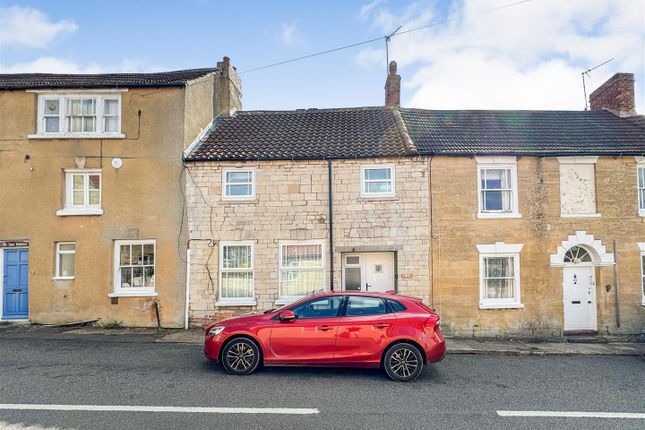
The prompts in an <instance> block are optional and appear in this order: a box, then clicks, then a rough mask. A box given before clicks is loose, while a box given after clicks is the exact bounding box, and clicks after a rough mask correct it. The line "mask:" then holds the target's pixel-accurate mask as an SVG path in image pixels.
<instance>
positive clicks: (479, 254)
mask: <svg viewBox="0 0 645 430" xmlns="http://www.w3.org/2000/svg"><path fill="white" fill-rule="evenodd" d="M395 73H396V68H395V67H394V68H391V69H390V74H391V75H392V74H395ZM621 75H624V74H621ZM628 78H629V76H627V77H625V76H622V77H621V76H618V78H614V79H613V80H610V81H608V82H607V83H606V84H605V85H604V86H603V87H601V88H600V89H599V90H597V92H596V93H594V94H592V100H591V102H592V103H591V105H592V106H593V107H594V109H595V110H593V111H580V112H577V111H570V112H562V111H541V112H531V111H429V110H420V109H407V108H399V107H398V91H399V88H400V87H399V85H398V83H399V80H398V79H392V78H391V77H390V78H388V82H393V83H394V84H393V85H386V101H388V104H389V105H388V106H385V107H380V108H379V107H374V108H348V109H320V110H316V109H310V110H296V111H276V112H238V113H237V114H236V115H234V116H231V117H226V118H221V119H220V121H218V122H217V123H216V124H213V126H212V127H211V128H209V130H207V131H206V132H205V133H204V134H203V135H202V136H200V138H199V139H197V140H196V141H195V142H193V144H192V145H191V146H190V147H189V148H188V150H187V151H186V152H185V155H186V158H185V161H186V166H187V171H188V172H189V175H188V176H187V181H188V183H187V199H188V212H187V213H188V231H189V235H190V238H191V240H193V239H194V242H192V245H191V265H190V268H189V280H190V309H189V311H190V319H191V322H192V324H195V325H199V324H204V323H206V322H207V321H211V320H215V319H220V318H223V317H226V316H231V315H235V314H238V313H241V312H247V311H251V310H256V309H257V310H262V309H268V308H272V307H276V306H280V305H283V304H286V303H289V302H290V301H293V300H295V299H296V298H297V297H300V296H302V295H304V294H307V293H310V292H313V291H316V290H319V289H344V290H353V289H361V290H365V289H368V290H370V291H386V290H395V291H396V292H397V293H399V294H404V295H411V296H416V297H420V298H423V300H424V301H425V302H426V303H427V304H428V305H429V306H431V307H433V308H434V309H436V310H437V311H438V312H439V313H440V315H441V316H442V319H443V321H444V322H443V326H442V327H443V330H444V331H445V332H446V333H448V334H450V335H459V336H528V337H546V336H560V335H563V334H570V333H591V332H593V333H599V334H622V335H633V336H638V335H641V334H642V332H643V329H644V328H645V307H644V306H645V298H644V297H645V290H644V289H645V271H644V270H645V268H644V266H645V228H644V227H645V224H644V222H645V163H644V158H643V156H644V155H645V128H644V127H643V125H642V118H641V117H638V116H634V115H633V114H634V112H633V103H632V104H631V106H632V107H631V108H630V109H628V110H629V112H628V111H625V109H623V108H624V106H628V107H629V102H625V98H628V97H629V91H628V92H627V95H625V91H624V88H625V86H624V81H625V79H628ZM617 81H618V82H621V85H615V82H617ZM627 87H629V85H627ZM612 92H614V93H615V95H614V96H613V97H612V96H611V95H607V94H611V93H612ZM597 94H603V96H602V97H603V98H604V99H605V101H604V102H600V101H598V100H596V99H595V98H594V97H595V95H597ZM632 97H633V89H632ZM612 100H621V101H620V103H615V104H613V105H612V104H611V101H612ZM330 196H331V198H330Z"/></svg>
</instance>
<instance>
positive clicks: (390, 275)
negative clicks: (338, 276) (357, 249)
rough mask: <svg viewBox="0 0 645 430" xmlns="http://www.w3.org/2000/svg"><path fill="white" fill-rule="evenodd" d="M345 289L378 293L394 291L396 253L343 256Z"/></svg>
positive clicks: (367, 253)
mask: <svg viewBox="0 0 645 430" xmlns="http://www.w3.org/2000/svg"><path fill="white" fill-rule="evenodd" d="M343 289H344V290H350V291H372V292H377V293H384V292H386V291H388V290H394V253H393V252H364V253H361V254H343Z"/></svg>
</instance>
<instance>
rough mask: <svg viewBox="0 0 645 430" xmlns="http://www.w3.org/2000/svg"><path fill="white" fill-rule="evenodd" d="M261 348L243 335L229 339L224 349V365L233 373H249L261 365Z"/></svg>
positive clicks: (222, 360)
mask: <svg viewBox="0 0 645 430" xmlns="http://www.w3.org/2000/svg"><path fill="white" fill-rule="evenodd" d="M260 361H261V360H260V348H258V345H257V344H256V343H255V342H253V341H252V340H251V339H246V338H243V337H238V338H235V339H233V340H231V341H229V342H228V343H227V344H226V346H225V347H224V349H223V350H222V359H221V362H222V366H223V367H224V370H226V371H227V372H228V373H230V374H232V375H248V374H250V373H253V372H254V371H255V370H256V369H257V368H258V366H259V365H260Z"/></svg>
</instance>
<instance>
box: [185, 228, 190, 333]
mask: <svg viewBox="0 0 645 430" xmlns="http://www.w3.org/2000/svg"><path fill="white" fill-rule="evenodd" d="M185 297H186V303H185V304H184V330H188V306H189V305H190V240H189V241H188V242H186V294H185Z"/></svg>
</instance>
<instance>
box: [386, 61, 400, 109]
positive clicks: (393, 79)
mask: <svg viewBox="0 0 645 430" xmlns="http://www.w3.org/2000/svg"><path fill="white" fill-rule="evenodd" d="M385 106H386V107H399V106H401V76H400V75H397V74H396V61H390V73H389V74H388V75H387V80H386V81H385Z"/></svg>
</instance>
